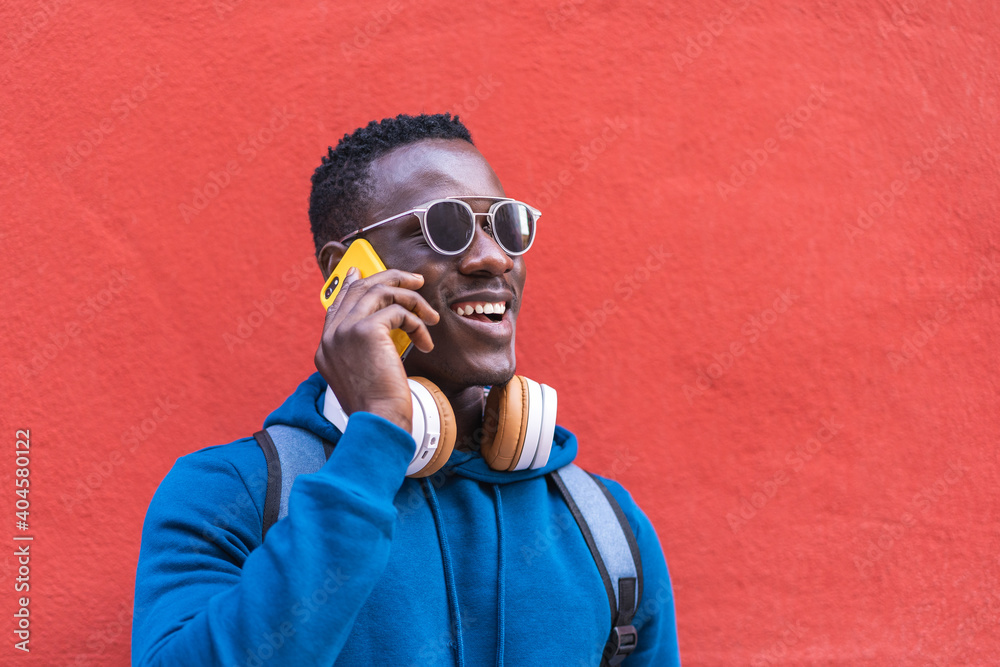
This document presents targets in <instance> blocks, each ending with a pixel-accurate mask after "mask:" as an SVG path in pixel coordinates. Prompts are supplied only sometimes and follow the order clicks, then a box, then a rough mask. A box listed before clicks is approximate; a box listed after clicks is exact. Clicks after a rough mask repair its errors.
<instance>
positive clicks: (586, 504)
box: [551, 463, 642, 667]
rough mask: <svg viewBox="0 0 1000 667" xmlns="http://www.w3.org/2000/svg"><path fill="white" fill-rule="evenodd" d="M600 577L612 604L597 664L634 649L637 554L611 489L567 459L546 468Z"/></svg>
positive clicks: (612, 661)
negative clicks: (607, 632) (607, 634)
mask: <svg viewBox="0 0 1000 667" xmlns="http://www.w3.org/2000/svg"><path fill="white" fill-rule="evenodd" d="M551 476H552V481H553V482H555V485H556V487H557V488H558V489H559V492H560V493H561V494H562V496H563V498H564V499H565V500H566V504H567V505H568V506H569V509H570V511H571V512H572V513H573V518H574V519H576V523H577V525H578V526H579V527H580V532H582V533H583V538H584V540H586V542H587V546H588V547H590V553H591V554H592V555H593V556H594V562H595V563H597V569H598V571H599V572H600V573H601V579H603V580H604V588H605V591H606V592H607V594H608V604H609V605H610V607H611V625H612V628H611V635H610V637H608V641H607V644H605V647H604V656H603V660H602V661H601V664H602V665H611V666H612V667H614V666H615V665H619V664H621V663H622V661H623V660H625V658H627V657H628V655H629V654H630V653H631V652H632V651H634V650H635V647H636V645H637V643H638V633H637V632H636V629H635V627H634V626H633V625H632V619H633V618H634V616H635V613H636V610H638V608H639V601H640V600H641V598H642V560H641V558H640V556H639V544H638V542H636V539H635V535H634V534H633V533H632V528H631V526H629V523H628V519H626V518H625V514H624V512H622V508H621V507H620V506H619V505H618V503H617V501H615V499H614V498H613V497H612V495H611V492H610V491H608V489H607V487H605V486H604V484H602V483H601V482H600V481H599V480H598V479H597V478H595V477H594V476H593V475H591V474H589V473H587V472H585V471H584V470H582V469H580V468H578V467H577V466H575V465H574V464H572V463H571V464H569V465H567V466H564V467H562V468H560V469H559V470H556V471H554V472H552V473H551Z"/></svg>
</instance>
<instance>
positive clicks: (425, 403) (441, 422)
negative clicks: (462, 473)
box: [406, 377, 457, 477]
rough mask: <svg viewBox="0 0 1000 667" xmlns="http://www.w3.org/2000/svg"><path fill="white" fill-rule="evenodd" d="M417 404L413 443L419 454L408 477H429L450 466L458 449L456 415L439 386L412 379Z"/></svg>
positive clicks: (427, 381)
mask: <svg viewBox="0 0 1000 667" xmlns="http://www.w3.org/2000/svg"><path fill="white" fill-rule="evenodd" d="M407 382H408V383H409V385H410V396H411V397H412V400H413V431H412V435H413V439H414V440H415V441H416V443H417V451H416V452H415V453H414V455H413V460H411V461H410V465H409V467H408V468H407V469H406V476H407V477H428V476H430V475H433V474H434V473H436V472H437V471H438V470H440V469H441V468H442V467H444V464H445V463H447V462H448V459H449V458H451V453H452V451H453V450H454V449H455V436H456V435H457V430H456V427H455V412H454V411H453V410H452V407H451V403H449V402H448V399H447V398H446V397H445V395H444V393H442V391H441V390H440V389H439V388H438V386H437V385H436V384H434V383H433V382H431V381H430V380H428V379H426V378H422V377H412V378H408V380H407Z"/></svg>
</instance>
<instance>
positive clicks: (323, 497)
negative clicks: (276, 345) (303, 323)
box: [132, 413, 416, 666]
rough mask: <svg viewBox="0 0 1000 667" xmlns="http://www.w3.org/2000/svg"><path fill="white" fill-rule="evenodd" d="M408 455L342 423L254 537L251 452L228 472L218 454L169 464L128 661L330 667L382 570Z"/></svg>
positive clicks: (255, 479)
mask: <svg viewBox="0 0 1000 667" xmlns="http://www.w3.org/2000/svg"><path fill="white" fill-rule="evenodd" d="M250 443H251V444H252V443H253V441H250ZM229 447H232V446H229ZM247 447H249V445H247ZM252 447H254V448H256V444H252ZM415 447H416V445H415V444H414V442H413V438H412V437H411V436H410V434H409V433H407V432H406V431H404V430H402V429H400V428H399V427H397V426H395V425H394V424H392V423H391V422H389V421H387V420H385V419H382V418H381V417H378V416H376V415H372V414H368V413H356V414H354V415H352V416H351V419H350V421H349V422H348V426H347V429H346V430H345V433H344V435H343V436H342V437H341V439H340V441H339V442H338V443H337V446H336V448H335V449H334V452H333V454H332V455H331V456H330V459H329V460H328V461H327V462H326V464H325V465H324V466H323V467H322V468H321V469H320V470H319V471H318V472H316V473H313V474H308V475H301V476H300V477H299V478H298V479H297V480H296V482H295V485H294V487H293V488H292V491H291V494H290V495H289V501H288V502H289V505H288V516H287V517H286V518H284V519H282V520H281V521H279V522H277V523H276V524H275V525H274V526H273V527H272V528H271V529H270V530H269V531H268V533H267V539H266V540H264V541H263V543H261V539H260V534H261V528H262V521H261V509H262V506H263V488H264V486H262V484H261V479H260V475H261V473H260V472H257V473H255V474H254V475H249V474H248V473H247V472H246V471H247V470H250V469H256V470H258V471H259V470H260V469H261V468H263V469H264V470H265V472H264V473H263V482H264V484H265V485H266V466H265V464H264V456H263V453H260V452H259V449H258V450H257V453H258V455H259V461H256V463H257V465H256V466H250V465H243V466H240V469H239V470H238V469H237V466H236V465H234V464H233V463H232V462H231V461H230V460H228V459H227V458H225V453H224V452H223V450H227V451H232V450H229V449H227V447H212V448H209V449H207V450H202V451H200V452H196V453H194V454H191V455H189V456H185V457H182V458H180V459H178V461H177V463H176V464H175V465H174V467H173V469H172V470H171V471H170V472H169V473H168V474H167V476H166V478H165V479H164V480H163V482H162V483H161V484H160V487H159V488H158V489H157V491H156V494H155V495H154V496H153V500H152V502H151V503H150V506H149V510H148V512H147V514H146V521H145V524H144V526H143V532H142V547H141V551H140V555H139V565H138V570H137V573H136V593H135V610H134V614H133V626H132V663H133V664H134V665H234V664H241V665H244V664H245V665H250V666H252V665H262V664H265V663H266V664H267V665H323V664H327V665H329V664H333V662H334V661H335V660H336V659H337V656H338V654H339V652H340V650H341V649H342V647H343V646H344V642H345V641H346V639H347V637H348V635H349V634H350V631H351V627H352V625H353V624H354V620H355V618H356V616H357V613H358V611H359V610H360V609H361V607H362V606H363V605H364V603H365V601H366V600H367V598H368V596H369V594H370V593H371V591H372V589H373V587H374V586H375V583H376V581H377V580H378V579H379V577H380V576H381V574H382V572H383V570H384V569H385V567H386V564H387V562H388V558H389V547H390V543H391V541H392V537H393V529H394V525H395V521H396V509H395V507H394V506H393V498H394V497H395V495H396V493H397V491H398V490H399V488H400V487H401V486H402V483H403V479H404V477H405V474H406V467H407V465H408V464H409V461H410V458H411V457H412V455H413V451H414V449H415ZM242 451H243V452H245V453H246V456H245V457H244V458H246V457H249V456H251V455H252V454H251V453H250V451H248V449H247V448H244V449H243V450H242ZM254 456H256V455H254ZM244 463H245V461H244ZM241 470H242V471H243V472H242V474H241Z"/></svg>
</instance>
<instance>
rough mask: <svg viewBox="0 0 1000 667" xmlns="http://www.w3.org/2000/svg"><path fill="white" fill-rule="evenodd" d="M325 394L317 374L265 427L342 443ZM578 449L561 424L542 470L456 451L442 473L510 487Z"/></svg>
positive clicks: (557, 465)
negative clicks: (498, 464)
mask: <svg viewBox="0 0 1000 667" xmlns="http://www.w3.org/2000/svg"><path fill="white" fill-rule="evenodd" d="M325 393H326V380H324V379H323V376H321V375H320V374H319V373H313V374H312V375H311V376H309V377H308V378H307V379H306V380H305V381H304V382H303V383H302V384H300V385H299V386H298V388H297V389H296V390H295V392H294V393H293V394H292V395H291V396H289V397H288V398H287V399H286V400H285V402H284V403H282V405H281V407H279V408H278V409H277V410H275V411H274V412H272V413H271V414H270V415H268V417H267V419H265V420H264V427H265V428H267V427H269V426H274V425H275V424H283V425H285V426H295V427H298V428H302V429H305V430H307V431H311V432H312V433H315V434H316V435H318V436H319V437H321V438H324V439H326V440H329V441H330V442H332V443H334V444H336V443H337V441H338V440H340V435H341V434H340V431H339V430H338V429H337V427H335V426H334V425H333V424H331V423H330V422H329V421H328V420H327V419H326V417H324V416H323V402H324V397H325ZM576 449H577V444H576V436H575V435H573V434H572V433H570V432H569V431H567V430H566V429H564V428H562V427H561V426H558V425H557V426H556V430H555V436H554V437H553V440H552V452H551V453H550V454H549V461H548V463H546V464H545V465H544V466H543V467H541V468H538V469H536V470H519V471H517V472H501V471H497V470H493V469H492V468H490V467H489V466H488V465H486V461H485V460H483V457H482V456H481V455H480V454H479V452H460V451H458V450H455V451H454V452H452V454H451V458H449V459H448V462H447V463H446V464H445V466H444V468H443V469H442V471H446V472H447V473H449V474H457V475H459V476H461V477H467V478H469V479H474V480H477V481H480V482H488V483H490V484H507V483H509V482H519V481H521V480H525V479H531V478H533V477H539V476H541V475H544V474H546V473H549V472H551V471H553V470H556V469H558V468H561V467H563V466H565V465H567V464H569V463H572V461H573V459H575V458H576ZM439 474H440V473H439Z"/></svg>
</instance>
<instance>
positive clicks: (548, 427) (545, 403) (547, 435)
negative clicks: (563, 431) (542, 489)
mask: <svg viewBox="0 0 1000 667" xmlns="http://www.w3.org/2000/svg"><path fill="white" fill-rule="evenodd" d="M541 392H542V404H541V405H540V406H539V409H540V411H541V413H542V424H541V427H540V429H539V430H540V433H539V435H538V450H537V451H536V452H535V460H534V461H532V462H531V467H532V469H538V468H542V467H544V466H545V464H547V463H548V462H549V454H551V453H552V439H553V438H554V437H555V434H556V408H557V407H558V405H559V400H558V396H557V394H556V390H555V389H553V388H552V387H550V386H549V385H547V384H543V385H541Z"/></svg>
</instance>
